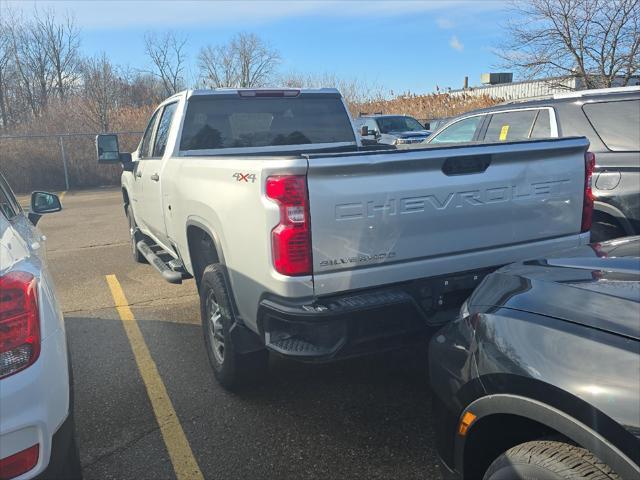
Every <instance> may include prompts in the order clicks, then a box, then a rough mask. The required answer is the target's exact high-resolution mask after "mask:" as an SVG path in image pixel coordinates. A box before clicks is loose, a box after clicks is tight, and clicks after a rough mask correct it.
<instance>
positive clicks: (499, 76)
mask: <svg viewBox="0 0 640 480" xmlns="http://www.w3.org/2000/svg"><path fill="white" fill-rule="evenodd" d="M512 80H513V74H512V73H483V74H482V75H481V76H480V81H481V82H482V84H483V85H481V86H479V87H466V88H461V89H459V90H451V91H449V92H447V93H449V94H450V95H452V96H456V97H457V96H462V95H469V96H474V97H480V96H483V95H487V96H488V97H491V98H495V99H502V100H519V99H523V98H532V97H541V96H544V95H553V94H555V93H566V92H567V91H570V90H584V89H585V85H584V82H583V81H582V79H580V78H577V77H553V78H543V79H539V80H525V81H522V82H513V81H512ZM622 80H623V79H622V77H620V79H619V81H618V82H617V83H615V84H614V85H613V86H614V87H620V86H622ZM467 83H468V80H467V78H466V77H465V86H466V85H467ZM628 85H629V86H631V85H640V76H634V77H632V78H631V80H630V81H629V83H628Z"/></svg>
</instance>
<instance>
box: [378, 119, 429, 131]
mask: <svg viewBox="0 0 640 480" xmlns="http://www.w3.org/2000/svg"><path fill="white" fill-rule="evenodd" d="M377 120H378V125H380V131H381V132H382V133H390V132H416V131H419V130H424V127H423V126H422V125H420V122H418V121H417V120H416V119H415V118H411V117H400V116H399V117H380V118H378V119H377Z"/></svg>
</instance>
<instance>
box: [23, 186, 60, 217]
mask: <svg viewBox="0 0 640 480" xmlns="http://www.w3.org/2000/svg"><path fill="white" fill-rule="evenodd" d="M60 210H62V204H61V203H60V197H58V195H56V194H55V193H49V192H33V193H32V194H31V211H30V212H29V215H28V216H29V220H31V223H33V224H34V225H36V224H37V223H38V221H39V220H40V217H42V215H44V214H45V213H54V212H59V211H60Z"/></svg>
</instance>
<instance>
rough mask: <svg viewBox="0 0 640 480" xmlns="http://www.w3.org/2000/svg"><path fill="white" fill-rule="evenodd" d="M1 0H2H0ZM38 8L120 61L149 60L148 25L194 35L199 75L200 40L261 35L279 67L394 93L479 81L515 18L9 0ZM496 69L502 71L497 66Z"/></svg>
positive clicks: (346, 6) (489, 9)
mask: <svg viewBox="0 0 640 480" xmlns="http://www.w3.org/2000/svg"><path fill="white" fill-rule="evenodd" d="M0 1H1V0H0ZM9 3H10V4H11V6H12V7H18V8H23V9H25V10H27V11H28V10H30V9H31V8H32V6H33V4H34V3H35V4H37V5H38V6H39V7H47V6H52V7H53V8H55V9H56V11H58V12H60V13H62V12H65V11H70V12H72V13H73V15H74V16H75V18H76V22H77V24H78V25H79V26H80V27H81V29H82V49H83V51H84V53H85V54H88V55H93V54H98V53H100V52H102V51H104V52H106V53H107V55H108V56H109V57H110V58H111V59H112V60H113V61H114V62H116V63H120V64H123V65H128V66H129V67H131V68H139V69H146V68H148V67H149V65H148V62H147V59H146V58H145V56H144V43H143V37H144V33H145V32H146V31H164V30H167V29H170V30H174V31H176V32H178V33H182V34H186V35H188V38H189V43H188V49H189V50H188V51H189V57H190V59H191V63H192V71H193V73H195V58H196V55H197V52H198V50H199V49H200V47H202V46H204V45H207V44H217V43H223V42H226V41H227V40H228V39H229V38H230V37H231V36H232V35H233V34H234V33H236V32H240V31H246V32H253V33H256V34H257V35H259V36H260V37H261V38H262V39H264V40H265V41H267V42H268V43H270V44H271V45H272V46H273V47H275V48H276V49H278V50H279V52H280V54H281V56H282V64H281V66H280V70H281V71H283V72H289V71H294V72H299V73H313V74H323V73H332V74H335V75H337V76H339V77H343V78H348V79H359V80H362V81H365V82H367V83H368V84H370V85H374V84H375V85H378V86H380V87H383V88H384V90H385V91H386V92H389V91H391V90H392V91H393V92H395V93H401V92H405V91H412V92H415V93H425V92H431V91H433V90H434V89H435V87H436V85H438V86H439V87H440V88H444V87H452V88H460V87H461V86H462V83H463V79H464V76H465V75H468V76H469V80H470V83H471V84H472V85H474V84H478V83H479V78H480V74H481V73H482V72H485V71H490V70H492V67H495V65H496V64H498V63H499V61H498V59H497V58H496V57H495V55H494V54H493V53H492V52H493V48H494V47H496V46H498V44H499V43H498V42H499V41H500V38H501V28H500V27H501V25H502V24H503V23H504V22H505V20H506V13H505V12H504V2H499V1H444V0H443V1H420V0H410V1H376V0H364V1H296V0H289V1H266V0H265V1H260V0H254V1H236V2H228V1H204V0H202V1H173V2H170V1H151V0H149V1H115V0H114V1H103V0H95V1H88V0H85V1H81V0H76V1H72V0H57V1H37V2H33V1H28V0H27V1H18V2H16V1H13V0H12V1H10V2H9ZM494 70H495V69H494Z"/></svg>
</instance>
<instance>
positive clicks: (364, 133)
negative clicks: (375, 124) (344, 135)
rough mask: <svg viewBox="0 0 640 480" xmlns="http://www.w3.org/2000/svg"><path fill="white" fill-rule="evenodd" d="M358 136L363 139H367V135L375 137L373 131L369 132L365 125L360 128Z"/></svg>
mask: <svg viewBox="0 0 640 480" xmlns="http://www.w3.org/2000/svg"><path fill="white" fill-rule="evenodd" d="M360 135H362V136H363V137H368V136H369V135H375V132H374V131H373V130H369V127H367V126H366V125H363V126H362V127H360Z"/></svg>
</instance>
